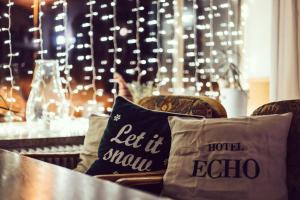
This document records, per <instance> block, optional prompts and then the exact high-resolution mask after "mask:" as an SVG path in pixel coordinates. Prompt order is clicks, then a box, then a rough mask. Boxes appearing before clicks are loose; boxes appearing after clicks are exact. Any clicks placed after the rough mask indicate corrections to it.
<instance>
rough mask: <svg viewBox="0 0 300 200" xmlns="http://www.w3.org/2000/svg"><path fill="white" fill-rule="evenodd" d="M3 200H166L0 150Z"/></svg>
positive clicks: (0, 188) (0, 195)
mask: <svg viewBox="0 0 300 200" xmlns="http://www.w3.org/2000/svg"><path fill="white" fill-rule="evenodd" d="M0 199H3V200H4V199H5V200H52V199H53V200H54V199H55V200H56V199H62V200H76V199H86V200H94V199H97V200H98V199H99V200H102V199H113V200H115V199H130V200H137V199H143V200H144V199H145V200H148V199H149V200H150V199H164V198H160V197H156V196H152V195H150V194H147V193H143V192H140V191H137V190H132V189H129V188H126V187H123V186H120V185H117V184H115V183H111V182H108V181H104V180H99V179H96V178H94V177H90V176H87V175H84V174H81V173H78V172H74V171H72V170H68V169H65V168H62V167H58V166H55V165H51V164H47V163H45V162H41V161H38V160H34V159H31V158H28V157H24V156H21V155H19V154H16V153H12V152H8V151H5V150H0Z"/></svg>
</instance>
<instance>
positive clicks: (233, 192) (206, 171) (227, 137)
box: [162, 113, 292, 200]
mask: <svg viewBox="0 0 300 200" xmlns="http://www.w3.org/2000/svg"><path fill="white" fill-rule="evenodd" d="M291 118H292V114H291V113H288V114H282V115H270V116H257V117H246V118H237V119H203V120H198V119H186V118H179V117H169V123H170V127H171V131H172V145H171V150H170V156H169V161H168V168H167V171H166V173H165V175H164V187H163V192H162V194H163V195H166V196H169V197H173V198H175V199H199V200H219V199H222V200H235V199H236V200H241V199H243V200H266V199H268V200H281V199H282V200H283V199H287V186H286V140H287V135H288V131H289V127H290V122H291Z"/></svg>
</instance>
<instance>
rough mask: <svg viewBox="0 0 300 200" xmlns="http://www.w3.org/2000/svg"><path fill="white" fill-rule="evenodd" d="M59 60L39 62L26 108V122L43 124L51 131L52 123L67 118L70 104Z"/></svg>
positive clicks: (37, 62)
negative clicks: (62, 81) (60, 71)
mask: <svg viewBox="0 0 300 200" xmlns="http://www.w3.org/2000/svg"><path fill="white" fill-rule="evenodd" d="M58 67H59V66H58V62H57V60H37V61H36V66H35V70H34V75H33V80H32V84H31V87H32V89H31V91H30V94H29V98H28V101H27V106H26V121H27V122H28V123H30V122H42V126H43V128H44V129H50V122H51V121H53V120H59V119H64V118H67V117H68V115H69V104H68V102H67V100H66V98H65V94H64V90H63V87H62V83H61V78H60V73H59V69H58Z"/></svg>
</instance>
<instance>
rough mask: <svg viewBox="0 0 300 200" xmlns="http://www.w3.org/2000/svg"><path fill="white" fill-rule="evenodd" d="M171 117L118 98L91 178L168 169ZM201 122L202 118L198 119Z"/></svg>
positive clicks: (91, 170) (90, 173) (90, 172)
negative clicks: (169, 121)
mask: <svg viewBox="0 0 300 200" xmlns="http://www.w3.org/2000/svg"><path fill="white" fill-rule="evenodd" d="M168 116H185V117H187V115H181V114H175V113H168V112H159V111H152V110H148V109H145V108H143V107H140V106H138V105H136V104H134V103H132V102H130V101H128V100H126V99H125V98H123V97H117V98H116V101H115V104H114V107H113V111H112V113H111V116H110V118H109V120H108V124H107V127H106V129H105V131H104V135H103V137H102V139H101V141H100V145H99V150H98V157H99V158H98V160H96V161H95V162H94V163H93V164H92V166H91V167H90V169H89V170H88V171H87V172H86V173H87V174H89V175H99V174H112V173H131V172H149V171H156V170H162V169H166V167H167V160H168V157H169V151H170V144H171V131H170V127H169V124H168ZM190 117H196V116H190ZM198 118H199V116H198Z"/></svg>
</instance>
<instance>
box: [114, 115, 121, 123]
mask: <svg viewBox="0 0 300 200" xmlns="http://www.w3.org/2000/svg"><path fill="white" fill-rule="evenodd" d="M120 119H121V115H119V114H116V115H115V116H114V121H116V122H117V121H119V120H120Z"/></svg>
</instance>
